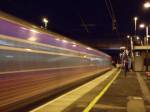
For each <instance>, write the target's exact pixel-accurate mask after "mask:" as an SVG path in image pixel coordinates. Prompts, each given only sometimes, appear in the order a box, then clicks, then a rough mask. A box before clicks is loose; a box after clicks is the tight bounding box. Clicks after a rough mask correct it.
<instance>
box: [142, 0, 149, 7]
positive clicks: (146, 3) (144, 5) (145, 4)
mask: <svg viewBox="0 0 150 112" xmlns="http://www.w3.org/2000/svg"><path fill="white" fill-rule="evenodd" d="M143 7H144V8H145V9H150V0H149V1H148V0H147V1H146V2H145V3H144V4H143Z"/></svg>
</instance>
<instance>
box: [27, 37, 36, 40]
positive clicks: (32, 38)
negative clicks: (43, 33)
mask: <svg viewBox="0 0 150 112" xmlns="http://www.w3.org/2000/svg"><path fill="white" fill-rule="evenodd" d="M28 40H29V41H37V38H36V37H30V38H28Z"/></svg>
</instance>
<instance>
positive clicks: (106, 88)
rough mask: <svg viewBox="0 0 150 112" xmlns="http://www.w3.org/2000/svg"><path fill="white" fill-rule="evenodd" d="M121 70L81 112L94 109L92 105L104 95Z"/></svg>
mask: <svg viewBox="0 0 150 112" xmlns="http://www.w3.org/2000/svg"><path fill="white" fill-rule="evenodd" d="M120 72H121V69H120V70H119V71H118V72H117V73H116V75H115V76H114V77H113V79H112V80H111V81H110V82H109V83H108V84H107V85H106V86H105V88H104V89H103V90H102V91H101V92H100V93H99V94H98V96H96V97H95V98H94V99H93V100H92V101H91V102H90V104H89V105H88V106H87V107H86V108H85V109H84V110H83V112H90V110H91V109H92V108H93V107H94V105H95V104H96V103H97V102H98V101H99V99H100V98H101V97H102V96H103V95H104V93H105V92H106V91H107V90H108V88H109V87H110V86H111V84H112V83H113V81H114V80H115V79H116V78H117V77H118V75H119V74H120Z"/></svg>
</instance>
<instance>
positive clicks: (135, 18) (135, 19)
mask: <svg viewBox="0 0 150 112" xmlns="http://www.w3.org/2000/svg"><path fill="white" fill-rule="evenodd" d="M137 20H138V17H134V31H135V32H134V33H135V36H136V26H137Z"/></svg>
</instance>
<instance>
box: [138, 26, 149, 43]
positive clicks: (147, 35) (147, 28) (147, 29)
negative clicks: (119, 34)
mask: <svg viewBox="0 0 150 112" xmlns="http://www.w3.org/2000/svg"><path fill="white" fill-rule="evenodd" d="M140 28H146V45H148V38H149V37H150V36H149V34H148V31H149V27H148V25H146V26H145V24H140Z"/></svg>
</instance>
